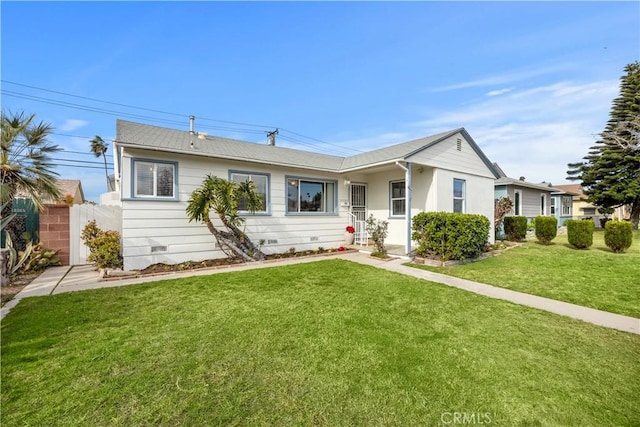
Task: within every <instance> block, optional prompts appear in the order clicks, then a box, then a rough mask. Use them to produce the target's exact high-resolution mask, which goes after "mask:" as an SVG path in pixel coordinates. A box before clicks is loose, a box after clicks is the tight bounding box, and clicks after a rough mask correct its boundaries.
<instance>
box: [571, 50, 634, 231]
mask: <svg viewBox="0 0 640 427" xmlns="http://www.w3.org/2000/svg"><path fill="white" fill-rule="evenodd" d="M625 72H626V73H627V74H626V75H624V76H622V79H621V84H620V95H619V96H618V97H617V98H616V99H614V100H613V105H612V107H611V112H610V114H609V115H610V119H609V122H608V123H607V126H606V128H605V130H604V132H602V134H600V137H601V138H600V140H599V141H598V142H596V144H595V145H594V146H593V147H591V148H590V149H589V154H587V155H586V156H585V157H583V159H584V161H582V162H578V163H569V168H570V170H569V171H567V174H568V178H567V179H570V180H578V181H582V188H583V191H584V193H585V194H586V195H587V196H588V200H589V202H591V203H593V204H594V205H596V206H600V207H604V208H615V207H619V206H625V205H629V206H630V207H631V222H632V223H633V227H634V228H636V229H637V228H638V222H639V220H640V140H639V138H638V136H639V134H640V132H639V130H640V129H639V127H640V62H634V63H632V64H629V65H627V66H626V67H625Z"/></svg>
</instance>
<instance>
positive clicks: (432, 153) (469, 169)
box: [407, 133, 495, 200]
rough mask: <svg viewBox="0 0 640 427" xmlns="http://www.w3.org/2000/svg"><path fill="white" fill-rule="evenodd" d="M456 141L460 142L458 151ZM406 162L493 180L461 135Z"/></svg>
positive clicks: (415, 155) (441, 142)
mask: <svg viewBox="0 0 640 427" xmlns="http://www.w3.org/2000/svg"><path fill="white" fill-rule="evenodd" d="M458 140H460V142H461V144H460V150H458ZM407 161H409V162H412V163H419V164H422V165H426V166H432V167H435V168H439V169H446V170H453V171H456V170H457V171H464V172H465V173H467V174H470V175H477V176H483V177H486V178H491V179H492V180H493V179H495V177H494V176H493V174H492V173H491V171H490V170H489V168H488V167H487V165H486V164H485V163H484V162H483V161H482V159H481V158H480V156H478V154H477V153H476V152H475V150H474V149H473V148H472V147H471V145H470V144H469V142H467V140H466V139H465V138H464V136H463V135H462V134H461V133H457V134H455V135H453V136H451V137H449V138H447V139H445V140H443V141H440V142H439V143H437V144H435V145H432V146H431V147H428V148H426V149H424V150H422V151H420V152H418V153H416V154H414V155H413V156H411V157H409V158H408V159H407ZM492 192H493V189H492ZM492 200H493V198H492Z"/></svg>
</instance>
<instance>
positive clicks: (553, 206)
mask: <svg viewBox="0 0 640 427" xmlns="http://www.w3.org/2000/svg"><path fill="white" fill-rule="evenodd" d="M549 209H550V210H551V215H554V216H555V214H556V198H555V197H551V203H550V204H549Z"/></svg>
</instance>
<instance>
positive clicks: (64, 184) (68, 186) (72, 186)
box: [56, 179, 84, 203]
mask: <svg viewBox="0 0 640 427" xmlns="http://www.w3.org/2000/svg"><path fill="white" fill-rule="evenodd" d="M56 186H57V187H58V190H60V192H61V193H62V196H63V197H64V195H65V194H71V195H72V196H75V195H76V194H79V195H80V198H81V201H80V203H84V191H82V182H80V180H79V179H59V180H57V181H56Z"/></svg>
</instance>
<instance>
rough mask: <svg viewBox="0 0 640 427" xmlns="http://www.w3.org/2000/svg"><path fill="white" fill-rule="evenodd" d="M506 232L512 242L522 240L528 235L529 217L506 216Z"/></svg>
mask: <svg viewBox="0 0 640 427" xmlns="http://www.w3.org/2000/svg"><path fill="white" fill-rule="evenodd" d="M504 232H505V233H506V234H507V239H508V240H511V241H512V242H520V241H522V240H524V238H525V237H527V217H526V216H507V217H505V218H504Z"/></svg>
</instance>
